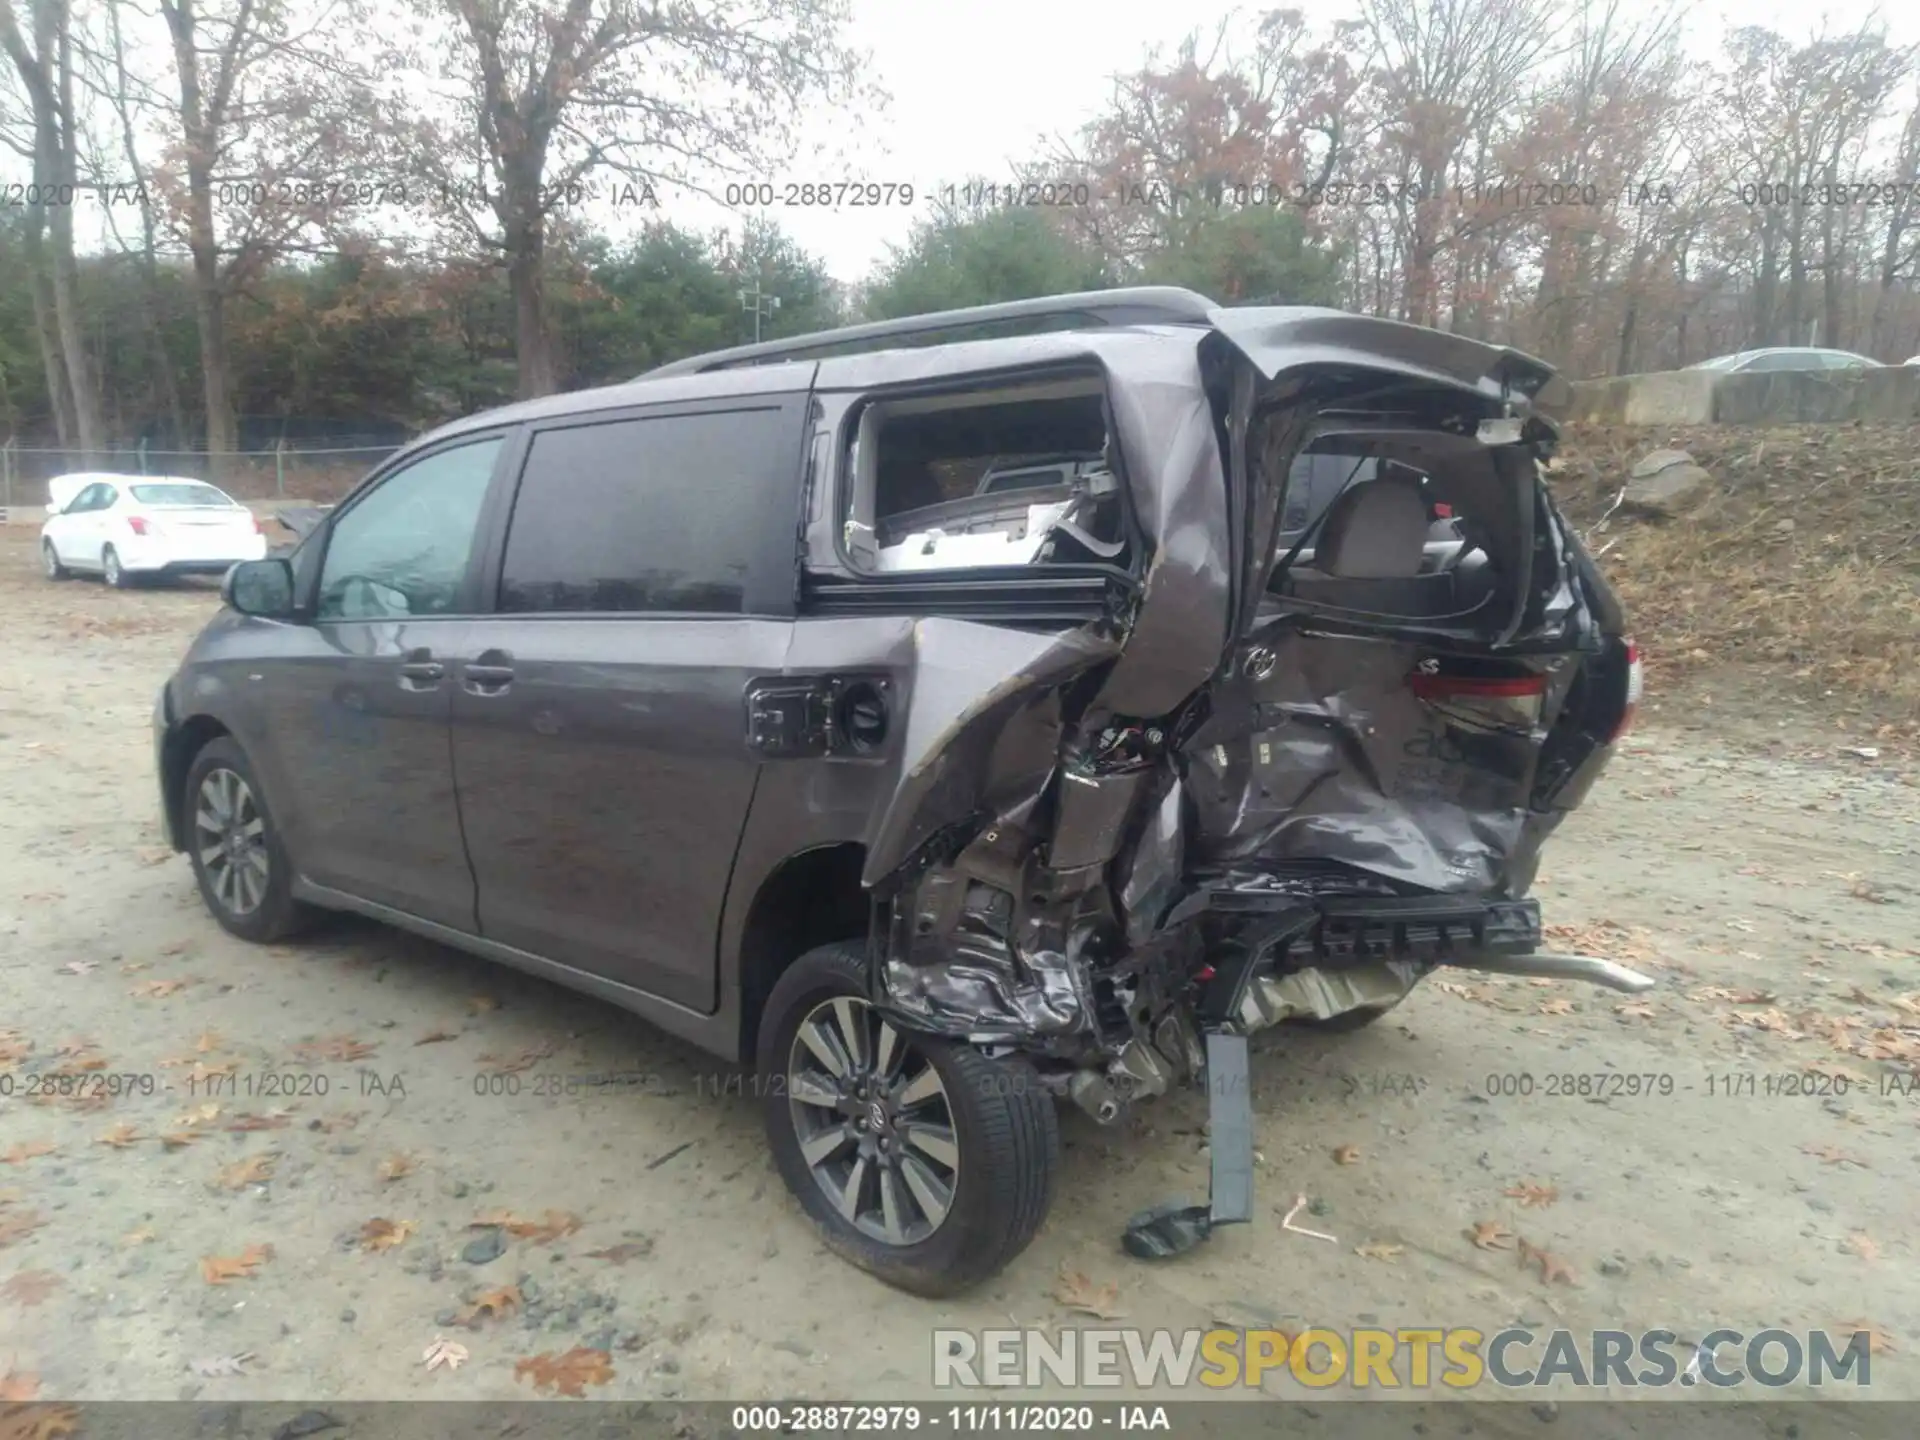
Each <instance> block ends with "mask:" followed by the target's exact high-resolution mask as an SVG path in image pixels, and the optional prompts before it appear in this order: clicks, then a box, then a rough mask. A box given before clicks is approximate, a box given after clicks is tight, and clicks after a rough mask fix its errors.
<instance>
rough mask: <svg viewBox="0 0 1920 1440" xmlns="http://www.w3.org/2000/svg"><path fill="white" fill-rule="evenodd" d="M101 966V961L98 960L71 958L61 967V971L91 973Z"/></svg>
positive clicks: (80, 973)
mask: <svg viewBox="0 0 1920 1440" xmlns="http://www.w3.org/2000/svg"><path fill="white" fill-rule="evenodd" d="M99 968H100V962H99V961H97V960H69V961H67V963H66V964H64V965H62V966H61V967H60V969H61V971H62V972H63V973H65V974H68V975H91V974H92V973H93V972H94V971H95V970H98V969H99Z"/></svg>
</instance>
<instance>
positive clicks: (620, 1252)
mask: <svg viewBox="0 0 1920 1440" xmlns="http://www.w3.org/2000/svg"><path fill="white" fill-rule="evenodd" d="M652 1253H653V1242H652V1241H651V1240H623V1241H621V1242H620V1243H619V1244H618V1245H610V1246H608V1247H607V1248H606V1249H605V1250H589V1251H587V1258H588V1259H589V1260H608V1261H611V1262H612V1263H613V1264H615V1265H624V1264H626V1263H627V1261H629V1260H634V1259H638V1258H639V1257H640V1256H642V1255H651V1254H652Z"/></svg>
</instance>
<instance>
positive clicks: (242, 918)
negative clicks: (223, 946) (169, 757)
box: [180, 735, 314, 945]
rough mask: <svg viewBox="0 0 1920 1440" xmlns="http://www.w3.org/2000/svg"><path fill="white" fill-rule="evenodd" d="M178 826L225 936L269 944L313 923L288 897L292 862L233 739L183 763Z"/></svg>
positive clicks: (210, 746)
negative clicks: (183, 773) (185, 769)
mask: <svg viewBox="0 0 1920 1440" xmlns="http://www.w3.org/2000/svg"><path fill="white" fill-rule="evenodd" d="M180 828H181V831H182V832H183V834H184V835H185V837H186V842H187V858H188V859H189V860H191V861H192V862H193V878H194V879H195V880H196V881H198V882H199V885H200V899H201V900H202V901H203V902H204V903H205V905H206V907H207V910H208V911H209V912H210V913H211V914H212V916H213V918H214V919H215V920H217V921H219V922H220V928H221V929H223V930H225V931H227V933H228V934H231V935H238V936H239V937H240V938H241V939H242V940H251V941H253V942H254V943H256V944H260V945H267V944H272V943H273V942H274V941H276V940H285V939H286V938H288V937H289V936H291V935H294V934H296V933H298V932H299V931H300V930H301V929H303V928H304V927H305V926H306V925H307V924H308V923H309V922H310V921H311V920H312V918H313V915H314V912H313V911H312V910H311V909H310V908H309V907H308V906H305V905H302V904H301V903H300V902H299V901H297V900H295V899H294V898H293V865H292V863H291V862H290V861H289V860H288V859H287V851H286V846H285V845H283V844H282V843H281V840H280V832H279V829H278V827H276V826H275V824H274V822H273V813H272V811H270V810H269V809H268V808H267V802H266V796H265V795H264V794H263V793H262V791H261V789H260V782H259V781H258V780H257V779H255V778H254V773H253V766H252V765H251V764H250V763H249V762H248V760H247V753H246V751H244V750H242V749H241V748H240V747H239V746H238V745H237V744H235V743H234V742H233V740H232V739H231V738H229V737H227V736H224V735H223V736H220V737H218V738H217V739H214V740H209V741H208V742H207V743H206V745H205V746H203V747H202V748H201V750H200V753H199V754H197V755H195V756H194V757H193V763H192V764H191V765H189V766H188V767H187V778H186V779H185V781H184V782H182V785H181V793H180Z"/></svg>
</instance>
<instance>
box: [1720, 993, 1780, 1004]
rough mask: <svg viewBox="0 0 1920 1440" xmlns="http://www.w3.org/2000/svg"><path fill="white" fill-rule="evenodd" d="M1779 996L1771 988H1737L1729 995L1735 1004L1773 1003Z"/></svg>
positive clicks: (1729, 998)
mask: <svg viewBox="0 0 1920 1440" xmlns="http://www.w3.org/2000/svg"><path fill="white" fill-rule="evenodd" d="M1779 998H1780V997H1779V996H1778V995H1776V994H1774V992H1773V991H1771V990H1737V991H1735V992H1734V993H1733V994H1731V995H1729V996H1728V997H1727V999H1728V1000H1730V1001H1732V1002H1733V1003H1734V1004H1735V1005H1771V1004H1773V1002H1774V1001H1776V1000H1778V999H1779Z"/></svg>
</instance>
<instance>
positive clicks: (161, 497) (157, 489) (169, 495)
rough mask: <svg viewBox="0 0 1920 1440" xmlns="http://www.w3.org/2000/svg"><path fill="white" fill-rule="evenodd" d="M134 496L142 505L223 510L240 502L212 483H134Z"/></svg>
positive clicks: (132, 488)
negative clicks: (217, 488) (210, 507)
mask: <svg viewBox="0 0 1920 1440" xmlns="http://www.w3.org/2000/svg"><path fill="white" fill-rule="evenodd" d="M129 488H130V489H131V491H132V494H133V498H134V499H135V500H137V501H139V502H140V503H141V504H142V505H169V506H185V507H193V508H202V507H207V506H213V507H216V508H219V509H223V510H230V509H234V508H236V507H237V506H238V505H239V504H240V502H239V501H238V500H235V499H234V498H233V497H232V496H230V495H228V494H227V492H226V491H224V490H216V489H214V487H213V486H211V485H200V484H195V483H192V482H188V483H185V484H179V483H176V484H171V485H134V486H131V487H129Z"/></svg>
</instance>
